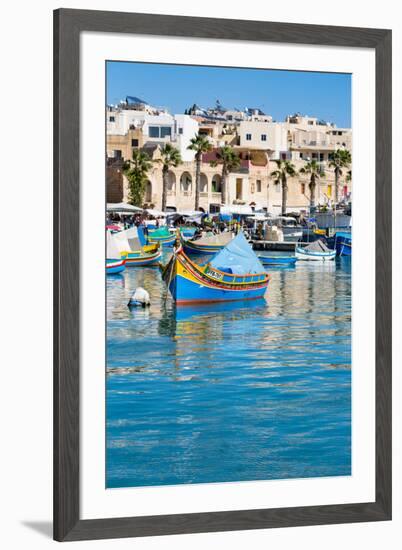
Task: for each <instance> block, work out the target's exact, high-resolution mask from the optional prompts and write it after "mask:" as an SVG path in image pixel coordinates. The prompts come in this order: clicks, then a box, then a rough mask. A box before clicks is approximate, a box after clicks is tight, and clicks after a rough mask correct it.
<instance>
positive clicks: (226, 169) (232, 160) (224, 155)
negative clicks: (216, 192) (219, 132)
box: [211, 145, 241, 204]
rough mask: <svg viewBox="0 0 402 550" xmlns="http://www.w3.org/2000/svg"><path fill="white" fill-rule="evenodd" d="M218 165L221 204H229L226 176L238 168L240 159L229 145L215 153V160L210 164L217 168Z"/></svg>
mask: <svg viewBox="0 0 402 550" xmlns="http://www.w3.org/2000/svg"><path fill="white" fill-rule="evenodd" d="M218 163H219V164H222V182H221V185H222V202H223V204H229V188H228V187H229V186H228V182H227V180H228V176H229V174H230V172H234V171H235V170H236V169H237V168H239V166H240V164H241V159H240V157H239V155H238V154H237V153H236V151H235V150H234V149H233V148H232V147H230V145H224V146H223V147H221V148H220V149H219V150H218V151H217V152H216V160H215V161H213V162H211V166H217V165H218Z"/></svg>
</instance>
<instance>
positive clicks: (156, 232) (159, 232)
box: [147, 225, 176, 246]
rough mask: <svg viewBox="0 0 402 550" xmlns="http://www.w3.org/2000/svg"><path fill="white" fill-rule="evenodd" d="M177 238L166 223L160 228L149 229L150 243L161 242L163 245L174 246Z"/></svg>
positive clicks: (148, 237)
mask: <svg viewBox="0 0 402 550" xmlns="http://www.w3.org/2000/svg"><path fill="white" fill-rule="evenodd" d="M175 240H176V236H175V234H174V233H171V232H170V231H169V229H168V228H167V226H166V225H164V226H163V227H159V228H158V229H152V230H148V235H147V242H148V244H160V245H162V246H173V244H174V242H175Z"/></svg>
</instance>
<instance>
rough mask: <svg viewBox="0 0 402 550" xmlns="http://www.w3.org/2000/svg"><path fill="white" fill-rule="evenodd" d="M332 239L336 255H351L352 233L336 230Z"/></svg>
mask: <svg viewBox="0 0 402 550" xmlns="http://www.w3.org/2000/svg"><path fill="white" fill-rule="evenodd" d="M334 241H335V243H334V248H335V250H336V253H337V255H338V256H351V255H352V233H347V232H346V231H337V232H336V233H335V239H334Z"/></svg>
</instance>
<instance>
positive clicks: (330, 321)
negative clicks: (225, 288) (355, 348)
mask: <svg viewBox="0 0 402 550" xmlns="http://www.w3.org/2000/svg"><path fill="white" fill-rule="evenodd" d="M167 260H168V259H167ZM348 260H349V259H348V258H343V257H338V258H337V259H336V260H335V261H334V262H325V263H324V262H323V263H319V262H317V263H316V262H300V264H299V263H298V265H297V266H296V267H295V268H293V269H278V270H276V271H275V270H273V271H271V270H270V275H271V280H270V283H269V290H268V292H267V293H266V294H265V298H261V299H257V300H247V301H241V300H240V301H237V302H224V303H211V304H190V305H184V306H183V305H178V306H177V305H175V303H174V301H173V299H172V297H171V295H170V293H167V292H166V284H165V283H164V282H163V281H162V278H161V276H160V273H159V272H158V271H156V270H155V269H152V268H146V269H139V270H136V269H126V270H125V272H124V273H123V275H122V276H123V277H124V279H125V285H124V286H122V285H121V283H118V281H115V280H114V278H113V277H108V278H107V319H108V322H107V372H108V376H107V379H106V384H107V385H106V390H107V400H106V407H107V410H106V414H107V417H106V418H107V457H106V459H107V460H106V486H107V487H110V488H111V487H133V486H156V485H174V484H185V483H211V482H224V481H247V480H259V479H292V478H306V477H322V476H345V475H351V369H350V366H351V276H350V275H351V262H350V261H348ZM138 286H142V287H144V288H146V289H147V291H148V292H149V293H150V296H151V306H150V308H147V309H146V310H143V309H142V308H137V309H133V310H131V311H130V310H129V309H128V308H127V303H128V300H129V298H130V296H131V294H132V292H133V291H134V289H135V288H136V287H138Z"/></svg>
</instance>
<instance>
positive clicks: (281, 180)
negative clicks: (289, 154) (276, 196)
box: [271, 160, 297, 216]
mask: <svg viewBox="0 0 402 550" xmlns="http://www.w3.org/2000/svg"><path fill="white" fill-rule="evenodd" d="M275 163H276V170H274V171H273V172H271V177H272V178H274V183H275V184H276V185H279V184H281V185H282V208H281V210H282V216H284V215H285V214H286V204H287V200H288V176H289V177H293V176H295V175H296V174H297V172H296V167H295V165H294V164H292V163H291V162H290V161H289V160H275Z"/></svg>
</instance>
